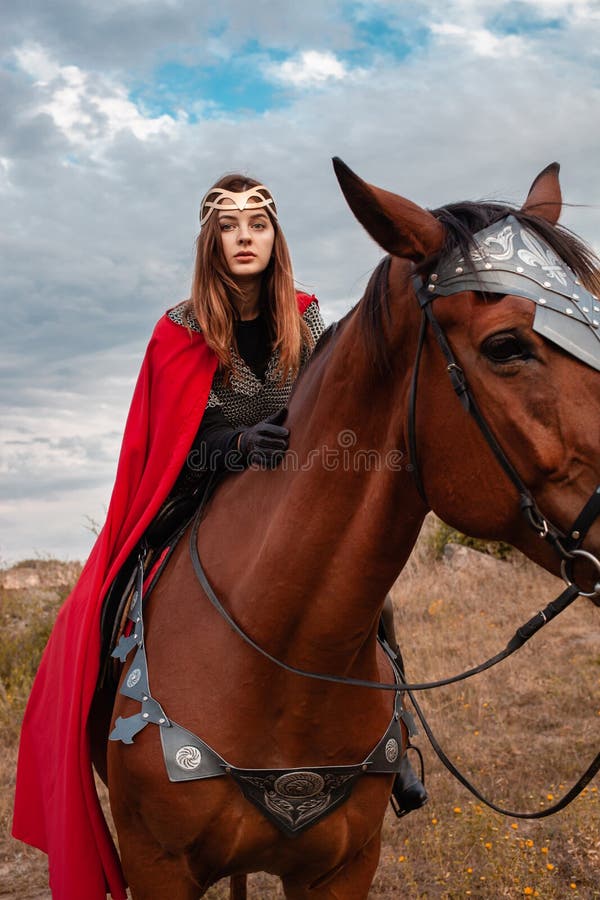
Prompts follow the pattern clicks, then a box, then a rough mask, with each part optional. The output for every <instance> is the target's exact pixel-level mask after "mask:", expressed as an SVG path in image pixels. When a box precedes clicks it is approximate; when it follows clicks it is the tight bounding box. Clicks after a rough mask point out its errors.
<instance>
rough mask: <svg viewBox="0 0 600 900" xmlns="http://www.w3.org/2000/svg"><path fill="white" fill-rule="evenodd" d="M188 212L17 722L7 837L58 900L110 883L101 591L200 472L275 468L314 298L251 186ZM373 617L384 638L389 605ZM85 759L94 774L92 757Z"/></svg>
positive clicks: (224, 185)
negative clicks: (111, 461) (181, 248)
mask: <svg viewBox="0 0 600 900" xmlns="http://www.w3.org/2000/svg"><path fill="white" fill-rule="evenodd" d="M200 220H201V230H200V234H199V237H198V242H197V255H196V266H195V273H194V278H193V284H192V292H191V298H190V299H189V300H188V301H186V302H184V303H181V304H179V305H178V306H175V307H174V308H173V309H170V310H169V311H168V312H167V313H166V315H165V316H163V318H161V320H160V321H159V323H158V324H157V326H156V329H155V331H154V334H153V337H152V339H151V341H150V344H149V346H148V350H147V353H146V357H145V360H144V364H143V366H142V370H141V372H140V376H139V379H138V383H137V387H136V390H135V394H134V397H133V402H132V405H131V409H130V412H129V417H128V420H127V426H126V431H125V436H124V441H123V448H122V452H121V457H120V461H119V468H118V473H117V479H116V483H115V488H114V491H113V495H112V499H111V504H110V507H109V511H108V516H107V522H106V525H105V526H104V528H103V530H102V532H101V535H100V536H99V538H98V541H97V543H96V545H95V547H94V549H93V551H92V554H91V556H90V559H89V560H88V563H87V564H86V566H85V568H84V571H83V572H82V575H81V578H80V581H79V582H78V584H77V586H76V587H75V589H74V591H73V593H72V594H71V596H70V598H69V599H68V601H67V602H66V604H65V605H64V607H63V609H62V610H61V613H60V615H59V618H58V620H57V623H56V627H55V630H54V632H53V634H52V636H51V640H50V642H49V644H48V647H47V649H46V651H45V654H44V657H43V660H42V663H41V666H40V671H39V674H38V677H37V678H36V681H35V683H34V687H33V690H32V694H31V698H30V701H29V704H28V708H27V711H26V714H25V719H24V723H23V731H22V738H21V747H20V757H19V777H18V781H17V791H16V803H15V817H14V834H15V836H16V837H18V838H20V839H22V840H24V841H26V842H28V843H31V844H33V845H34V846H37V847H39V848H41V849H43V850H45V851H46V852H48V854H49V865H50V883H51V886H52V889H53V894H54V896H55V897H57V898H59V900H75V898H76V897H77V898H78V897H80V894H79V893H78V891H79V889H80V884H81V883H82V882H81V878H82V876H81V873H82V872H83V871H85V873H86V874H85V878H86V883H87V884H91V883H96V884H98V885H99V888H98V896H100V895H103V894H104V884H105V879H106V881H107V882H108V884H109V885H111V887H112V889H113V892H114V891H117V892H118V890H119V888H118V885H119V884H120V883H121V877H120V874H119V866H118V861H117V859H116V856H115V854H114V850H113V847H112V842H111V841H110V838H109V837H108V833H107V831H106V826H105V823H104V820H103V818H102V815H101V812H100V810H99V806H98V801H97V798H96V795H95V789H94V785H93V777H92V771H91V765H90V750H89V735H88V734H86V720H87V718H88V711H89V709H90V705H91V703H92V696H93V691H94V686H95V682H96V678H97V675H98V665H99V657H100V647H99V640H100V633H99V617H100V604H101V600H102V598H103V597H104V596H105V595H106V594H107V593H108V594H109V599H111V600H112V601H114V600H115V599H116V601H119V600H120V599H121V594H122V593H123V590H124V589H125V587H126V584H127V583H128V582H129V576H130V574H131V566H132V563H133V564H134V563H135V560H136V558H137V556H138V554H139V552H140V548H141V547H142V546H144V547H145V548H147V547H148V545H150V547H152V543H153V539H154V535H155V534H156V531H157V528H156V525H157V523H162V520H163V519H164V518H165V514H166V515H167V518H169V515H168V514H169V513H170V512H171V510H172V509H173V508H175V509H176V508H177V506H178V502H179V500H180V499H182V498H183V499H184V500H185V498H186V497H189V495H190V493H192V492H194V491H195V490H196V488H197V486H198V485H199V484H201V483H203V482H204V481H206V478H207V476H208V474H209V473H211V472H225V471H232V472H234V471H240V470H241V469H243V468H245V467H247V466H249V465H251V464H257V465H261V466H263V467H266V468H274V467H276V466H277V465H278V463H279V462H280V461H281V459H282V457H283V454H284V453H285V450H286V448H287V446H288V437H289V432H288V429H287V428H285V427H284V425H283V420H284V419H285V414H286V411H285V407H286V404H287V401H288V398H289V396H290V392H291V389H292V386H293V384H294V381H295V380H296V377H297V375H298V373H299V372H300V370H301V369H302V367H303V366H304V365H305V364H306V362H307V360H308V358H309V357H310V355H311V352H312V350H313V348H314V345H315V344H316V342H317V340H318V339H319V337H320V336H321V334H322V332H323V330H324V325H323V321H322V318H321V314H320V312H319V307H318V303H317V300H316V298H315V297H314V296H313V297H310V296H307V295H306V294H302V293H297V292H296V291H295V289H294V285H293V278H292V268H291V263H290V258H289V253H288V249H287V245H286V242H285V238H284V236H283V232H282V230H281V227H280V225H279V223H278V219H277V211H276V206H275V202H274V200H273V197H272V195H271V193H270V191H269V190H268V189H267V188H266V187H264V185H261V184H260V183H259V182H258V181H255V180H254V179H251V178H247V177H244V176H241V175H230V176H226V177H225V178H222V179H221V180H220V181H218V182H217V183H216V184H215V185H214V186H213V187H212V188H211V189H210V190H209V191H208V193H207V194H206V195H205V197H204V200H203V201H202V205H201V211H200ZM196 492H197V491H196ZM184 506H185V503H184ZM171 518H172V517H171ZM159 530H160V529H159ZM163 530H164V527H163ZM109 588H110V590H108V589H109ZM113 605H114V604H112V605H111V604H110V603H109V609H110V610H111V613H112V614H113V615H114V612H115V609H113ZM386 622H387V633H388V639H389V642H390V644H391V645H393V646H394V647H395V648H396V649H397V644H396V640H395V636H394V634H393V619H392V618H391V605H389V604H388V613H387V619H386ZM57 685H60V690H59V693H58V697H57V696H55V692H56V690H57V687H56V686H57ZM96 724H97V723H95V722H94V721H91V722H90V723H88V727H89V728H91V729H92V730H94V728H95V725H96ZM96 730H97V729H96ZM95 761H96V760H95ZM403 766H404V767H403V769H402V772H401V773H400V775H399V776H398V778H397V780H396V783H395V787H394V794H395V797H396V800H397V802H398V804H399V805H400V807H401V808H402V809H404V810H406V811H409V810H411V809H415V808H417V807H418V806H420V805H422V804H423V803H424V802H425V800H426V794H425V791H424V788H423V786H422V784H421V782H420V781H419V780H418V778H417V777H416V775H415V774H414V772H413V771H412V769H411V767H410V764H409V763H408V760H407V759H405V761H404V763H403ZM99 769H100V770H101V774H102V775H103V776H104V775H105V772H103V771H102V770H103V769H104V766H103V764H102V762H100V764H99ZM96 846H98V848H99V853H98V851H97V850H96V849H95V848H96ZM115 885H117V887H116V888H115ZM89 896H92V895H91V894H89ZM94 896H95V895H94Z"/></svg>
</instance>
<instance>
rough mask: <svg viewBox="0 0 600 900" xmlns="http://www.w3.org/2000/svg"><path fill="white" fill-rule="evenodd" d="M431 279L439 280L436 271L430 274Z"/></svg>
mask: <svg viewBox="0 0 600 900" xmlns="http://www.w3.org/2000/svg"><path fill="white" fill-rule="evenodd" d="M429 280H430V281H437V280H438V275H436V273H435V272H434V273H433V275H430V276H429Z"/></svg>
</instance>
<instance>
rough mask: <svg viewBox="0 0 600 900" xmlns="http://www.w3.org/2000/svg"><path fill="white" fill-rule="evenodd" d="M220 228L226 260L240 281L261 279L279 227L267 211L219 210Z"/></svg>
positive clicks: (235, 277)
mask: <svg viewBox="0 0 600 900" xmlns="http://www.w3.org/2000/svg"><path fill="white" fill-rule="evenodd" d="M219 229H220V232H221V243H222V246H223V253H224V255H225V261H226V262H227V267H228V269H229V271H230V273H231V275H232V277H233V278H234V279H235V280H236V281H239V282H244V281H246V282H247V281H248V280H254V279H256V278H260V277H261V275H262V273H263V272H264V271H265V269H266V268H267V266H268V265H269V260H270V259H271V253H272V252H273V243H274V241H275V228H274V227H273V222H272V221H271V217H270V216H269V214H268V212H266V210H264V209H243V210H239V209H236V208H235V207H233V206H232V208H231V211H229V210H223V209H221V210H219Z"/></svg>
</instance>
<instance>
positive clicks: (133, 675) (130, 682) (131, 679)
mask: <svg viewBox="0 0 600 900" xmlns="http://www.w3.org/2000/svg"><path fill="white" fill-rule="evenodd" d="M141 677H142V672H141V669H133V671H132V672H130V673H129V676H128V678H127V687H129V688H132V687H135V686H136V684H137V683H138V681H139V680H140V678H141Z"/></svg>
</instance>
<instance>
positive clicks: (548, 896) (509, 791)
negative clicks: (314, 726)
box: [0, 522, 600, 900]
mask: <svg viewBox="0 0 600 900" xmlns="http://www.w3.org/2000/svg"><path fill="white" fill-rule="evenodd" d="M437 528H438V526H437V525H436V524H435V523H431V522H430V523H429V524H428V528H427V529H426V533H425V535H424V536H423V537H422V538H421V539H420V541H419V543H418V545H417V547H416V549H415V551H414V553H413V555H412V557H411V559H410V561H409V564H408V565H407V567H406V568H405V570H404V572H403V573H402V575H401V576H400V578H399V579H398V582H397V583H396V586H395V588H394V592H393V597H394V602H395V607H396V616H397V625H398V631H399V634H400V635H401V645H402V648H403V651H404V655H405V662H406V666H407V671H408V674H409V676H410V677H411V678H412V679H413V680H431V679H435V678H439V677H442V676H446V675H450V674H454V673H455V672H458V671H460V670H462V669H463V668H466V667H468V666H471V665H473V664H476V663H478V662H480V661H481V660H483V659H485V658H487V657H488V656H491V655H492V654H493V653H495V652H497V651H498V650H500V649H501V648H503V647H504V645H505V644H506V642H507V640H508V639H509V638H510V637H511V636H512V634H513V633H514V631H515V629H516V627H517V626H519V625H520V624H521V623H522V622H523V621H525V620H527V619H528V618H529V617H530V616H531V615H533V614H534V613H535V612H536V611H537V610H538V609H539V608H540V607H542V606H544V605H545V604H546V603H547V602H548V600H550V599H552V598H553V597H554V596H556V595H557V594H558V593H559V591H560V589H561V584H560V582H559V581H558V580H556V579H554V578H553V577H552V576H550V575H548V574H546V573H544V572H542V571H541V570H539V569H538V568H537V567H535V566H533V565H532V564H530V563H529V562H527V561H526V560H524V559H523V558H522V557H521V556H520V555H518V554H513V555H512V556H510V557H509V559H508V560H506V561H503V560H499V559H496V558H493V557H491V556H488V555H484V554H482V553H478V552H476V551H474V550H469V549H466V548H462V547H461V548H458V549H454V552H450V553H449V554H448V557H447V558H442V559H436V558H435V555H434V553H433V550H432V534H433V532H435V530H436V529H437ZM449 549H450V550H451V551H452V550H453V545H450V547H449ZM37 565H38V570H39V574H40V577H41V582H42V584H41V586H40V585H39V584H38V585H35V584H34V583H33V582H34V581H35V579H34V578H30V579H29V580H30V582H31V583H30V584H28V585H21V586H18V579H17V581H15V577H14V570H13V579H12V581H11V580H10V578H8V576H9V574H10V572H4V573H3V576H2V577H3V584H4V587H3V588H2V589H1V591H0V725H1V729H0V742H1V750H2V752H1V757H0V900H7V898H19V900H47V898H49V897H50V893H49V891H48V889H47V886H46V885H47V881H46V868H45V857H44V856H43V854H40V853H38V852H37V851H34V850H30V849H28V848H26V847H24V846H22V845H20V844H18V843H16V842H15V841H12V840H11V838H10V834H9V827H10V826H9V821H10V811H11V795H12V787H13V781H14V775H13V773H14V763H15V757H16V740H17V732H18V721H19V717H20V715H21V713H22V708H23V702H24V699H25V696H26V692H27V687H28V684H29V682H30V679H31V675H32V672H33V670H34V667H35V658H37V657H36V654H38V653H39V651H40V649H41V646H42V645H43V641H44V640H45V636H46V634H47V631H48V628H49V626H50V623H51V621H52V619H53V617H54V615H55V612H56V608H57V606H58V604H59V603H60V601H61V599H62V598H63V597H64V595H65V592H66V585H65V583H64V582H65V577H64V575H62V576H61V575H60V572H61V569H60V566H58V567H57V566H56V565H55V564H53V563H50V562H47V563H38V564H37ZM44 567H45V568H44ZM74 574H75V573H74V571H73V570H72V569H71V570H69V578H72V577H73V576H74ZM61 578H62V581H61ZM7 579H8V580H7ZM66 580H68V578H67V579H66ZM10 584H12V585H13V586H12V587H11V586H10ZM7 585H8V586H7ZM15 585H16V586H15ZM599 617H600V610H599V609H596V608H595V607H593V606H592V604H591V603H589V601H585V600H583V599H581V598H580V599H578V600H577V601H575V603H574V604H573V606H572V607H571V608H570V609H569V610H567V611H566V612H565V613H563V614H562V615H561V616H560V617H559V618H558V619H557V620H555V621H554V622H552V623H551V624H550V625H548V626H547V628H546V629H544V630H543V631H542V632H541V633H540V634H539V635H537V636H536V637H535V638H534V639H533V640H532V641H531V642H530V643H529V644H528V645H527V646H525V647H524V648H522V649H521V650H520V651H519V652H518V653H517V654H516V655H515V656H513V657H511V659H510V660H508V661H506V662H504V663H503V664H501V665H500V666H498V667H497V668H495V669H494V670H492V671H491V672H488V673H485V674H483V675H480V676H478V677H477V678H475V679H473V680H471V681H469V682H466V683H462V684H460V685H457V686H453V687H448V688H444V689H439V690H437V691H435V692H433V693H429V694H428V695H427V696H425V695H423V696H422V705H423V707H424V709H425V711H426V713H427V715H428V716H429V718H430V722H431V725H432V727H433V729H434V731H435V733H436V735H437V737H438V739H439V740H440V742H441V744H442V746H443V747H444V749H445V750H446V752H447V753H448V754H449V755H450V757H451V758H452V759H453V760H454V761H455V762H456V763H457V764H458V766H459V767H460V768H462V769H463V771H464V772H465V774H466V775H467V776H468V777H469V778H471V779H472V780H473V781H474V782H475V783H476V784H477V786H478V787H479V788H480V789H481V790H482V791H483V792H484V793H485V794H486V795H487V796H489V797H491V798H493V799H494V800H495V801H496V802H499V803H501V804H505V805H508V806H509V807H510V808H512V809H518V810H528V811H534V810H538V809H542V808H544V807H547V806H549V805H550V804H551V803H552V801H553V800H555V799H556V798H558V797H559V796H560V795H561V794H562V793H563V792H564V791H565V789H567V788H568V787H569V786H570V785H571V783H572V782H573V781H575V780H576V778H577V777H578V776H579V775H580V774H581V772H582V771H583V770H584V769H585V767H586V766H587V765H588V763H589V762H590V761H591V760H592V759H593V757H594V756H595V754H596V752H597V749H598V743H599V741H598V738H599V736H600V690H599V689H600V629H599V628H598V620H599ZM417 742H418V744H419V746H420V747H421V748H422V749H423V752H424V754H425V761H426V773H427V787H428V790H429V794H430V802H429V803H428V805H427V806H426V807H424V808H423V809H422V810H419V811H418V812H416V813H413V814H411V815H410V816H408V817H406V818H404V819H402V820H401V821H397V820H395V819H394V817H393V816H392V815H391V814H388V817H387V819H386V822H385V826H384V832H383V845H382V852H381V862H380V866H379V870H378V873H377V876H376V878H375V881H374V883H373V886H372V889H371V893H370V896H371V897H373V898H386V900H391V898H409V900H413V898H414V900H417V898H418V900H421V898H428V900H434V898H458V897H472V898H501V897H523V896H524V897H527V896H532V897H540V898H544V900H564V898H567V897H574V898H585V900H592V898H600V799H599V796H598V779H596V780H595V781H594V782H592V783H591V784H590V785H589V786H588V788H587V789H586V790H585V791H584V793H583V794H582V795H581V797H580V798H579V799H577V800H576V801H575V802H574V803H573V804H572V805H571V806H570V807H569V808H568V809H566V810H564V811H563V812H560V813H558V814H557V815H555V816H552V817H550V818H548V819H543V820H540V821H537V822H525V821H518V820H516V819H512V818H506V817H503V816H501V815H498V814H496V813H494V812H491V811H490V810H488V809H487V808H486V807H484V806H483V805H482V804H480V803H478V802H477V801H475V800H474V799H473V798H472V797H471V796H470V794H468V793H467V792H466V790H465V789H464V788H462V787H461V786H460V785H459V784H458V783H457V782H456V781H455V780H454V779H453V778H452V777H451V776H450V775H449V774H448V773H447V772H446V770H445V769H443V767H442V766H441V764H440V763H439V762H438V761H437V759H436V757H435V756H434V755H433V753H432V751H431V749H430V748H429V747H428V746H427V745H426V739H425V737H424V735H423V734H421V735H420V736H419V737H418V738H417ZM282 896H283V895H282V892H281V889H280V887H279V884H278V882H277V880H276V879H273V878H271V877H269V876H266V875H260V874H259V875H253V876H251V877H250V879H249V897H251V898H255V900H258V898H260V900H274V898H281V897H282ZM207 897H208V898H209V900H225V898H226V897H228V889H227V885H226V883H225V882H222V883H219V884H217V885H215V886H214V887H213V888H212V889H211V891H209V893H208V894H207ZM82 900H85V898H83V897H82Z"/></svg>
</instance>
